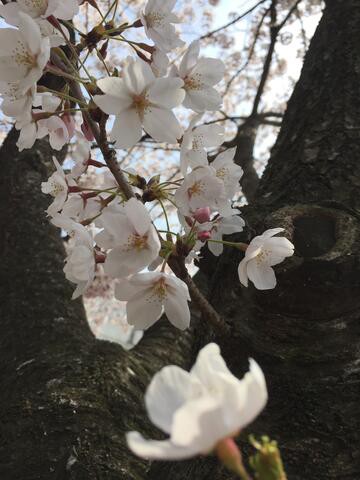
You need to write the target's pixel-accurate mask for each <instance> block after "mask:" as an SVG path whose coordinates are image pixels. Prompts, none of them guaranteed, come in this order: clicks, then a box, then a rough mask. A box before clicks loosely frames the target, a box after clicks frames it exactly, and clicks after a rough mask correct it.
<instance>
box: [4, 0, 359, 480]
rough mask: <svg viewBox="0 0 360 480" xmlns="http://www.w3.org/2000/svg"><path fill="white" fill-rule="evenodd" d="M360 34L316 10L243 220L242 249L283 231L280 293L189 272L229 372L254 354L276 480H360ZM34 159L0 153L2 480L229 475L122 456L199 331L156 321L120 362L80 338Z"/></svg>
mask: <svg viewBox="0 0 360 480" xmlns="http://www.w3.org/2000/svg"><path fill="white" fill-rule="evenodd" d="M359 27H360V3H359V0H347V1H346V2H344V1H343V0H333V1H328V2H327V6H326V9H325V13H324V16H323V18H322V20H321V23H320V25H319V27H318V30H317V32H316V34H315V36H314V39H313V41H312V44H311V47H310V49H309V52H308V54H307V57H306V61H305V65H304V68H303V72H302V75H301V78H300V80H299V82H298V85H297V87H296V88H295V91H294V94H293V96H292V98H291V100H290V102H289V105H288V110H287V113H286V116H285V118H284V121H283V127H282V129H281V132H280V135H279V138H278V141H277V144H276V146H275V148H274V150H273V154H272V158H271V160H270V162H269V165H268V167H267V169H266V172H265V174H264V176H263V178H262V180H261V183H260V186H259V189H258V192H257V199H256V200H255V202H254V203H253V204H252V205H250V206H249V207H247V208H246V209H244V216H245V217H246V220H247V222H248V227H249V228H248V229H247V231H246V233H244V235H242V236H239V239H240V240H248V239H249V238H251V237H253V236H254V235H255V234H257V233H262V232H263V231H264V230H265V229H266V228H270V227H279V226H283V227H285V228H286V233H287V235H288V236H289V238H292V239H293V241H294V243H295V246H296V256H295V257H294V258H292V259H291V260H289V261H287V262H286V263H284V264H282V265H281V266H280V267H279V268H277V278H278V286H277V288H276V289H275V290H273V291H269V292H259V291H256V290H255V289H254V288H252V287H249V288H248V289H245V288H241V286H240V284H239V281H238V278H237V272H236V270H237V264H238V262H239V261H240V259H241V254H240V252H236V251H235V252H234V251H229V252H228V253H225V254H224V255H223V256H222V257H220V258H219V259H215V258H214V257H211V256H210V255H208V256H207V257H206V258H205V260H204V262H203V263H202V269H203V272H204V273H203V275H204V274H205V275H207V276H208V278H209V282H208V289H209V296H210V298H211V300H212V302H213V304H214V306H215V307H217V308H218V310H219V311H220V312H221V313H222V315H223V316H224V317H226V319H227V320H228V321H229V322H231V324H232V326H233V333H232V336H231V337H229V338H226V339H216V340H217V341H218V342H219V343H220V345H221V348H222V351H223V354H224V356H225V358H226V360H227V362H228V364H229V366H230V368H231V369H232V370H233V371H234V372H235V373H236V374H238V375H241V374H242V373H243V371H244V370H245V369H246V368H247V364H246V359H247V357H248V356H253V357H255V358H256V360H257V361H258V362H259V363H260V365H261V366H262V367H263V369H264V371H265V374H266V378H267V381H268V387H269V393H270V401H269V405H268V408H267V409H266V410H265V412H264V413H263V414H262V415H261V417H260V418H259V420H258V421H257V422H256V423H255V424H254V425H253V426H251V431H254V432H256V433H266V434H269V435H270V436H271V437H273V438H276V439H277V440H278V441H279V443H280V446H281V449H282V453H283V456H284V460H285V467H286V470H287V472H288V478H289V480H310V479H311V480H315V479H316V480H325V479H326V480H329V479H334V480H335V479H336V480H345V479H347V480H350V479H351V480H356V479H357V478H360V458H359V444H360V434H359V429H358V423H359V419H360V404H359V398H358V394H359V377H360V373H359V362H360V354H359V351H360V350H359V343H360V342H359V338H360V337H359V330H360V328H359V321H358V318H359V314H360V295H359V294H360V280H359V278H360V275H359V274H360V262H359V253H358V252H359V247H360V226H359V203H360V200H359V196H358V192H359V178H360V175H359V174H360V171H359V170H360V166H359V160H358V159H359V158H360V137H359V128H360V126H359V120H358V119H359V118H360V96H359V85H360V58H359V56H360V53H359V52H360V51H359V45H360V28H359ZM38 145H41V146H42V148H43V145H44V144H38ZM41 152H42V149H41V148H40V147H39V146H38V147H36V148H35V149H34V150H33V151H32V152H30V153H27V154H24V153H23V154H18V153H17V152H16V150H15V147H14V134H11V135H10V137H9V138H8V140H7V141H6V142H5V144H4V146H3V149H2V150H1V152H0V162H1V163H2V166H3V169H2V172H3V173H2V178H1V179H0V182H1V186H0V195H1V200H2V202H1V211H0V232H1V235H2V236H3V238H2V243H3V244H2V249H1V255H2V263H1V264H2V267H1V273H2V277H3V278H2V279H1V280H2V281H1V285H2V287H1V288H2V292H1V308H2V312H1V324H0V325H1V326H0V328H1V329H2V331H1V336H0V338H1V340H0V342H1V350H0V352H1V353H0V358H1V364H2V369H1V374H0V375H1V377H0V385H1V388H2V391H3V392H4V393H3V395H2V398H1V400H0V421H1V425H2V427H1V441H0V474H1V475H0V477H1V478H4V479H6V480H7V479H10V480H12V479H16V480H30V479H31V480H32V479H34V480H35V479H44V480H45V479H48V478H54V479H55V480H63V479H76V480H82V479H84V480H85V479H87V480H89V479H90V480H92V479H101V480H103V479H111V480H112V479H113V480H115V479H116V480H119V479H126V480H128V479H129V480H132V479H134V480H135V479H136V480H140V479H144V480H145V479H147V480H168V479H171V480H180V479H184V478H188V479H191V480H192V479H196V480H205V479H209V478H211V479H212V480H219V479H230V478H232V476H231V475H230V474H229V473H227V472H225V471H224V470H223V469H222V468H221V467H219V466H218V464H217V462H216V461H215V460H214V459H213V458H206V459H194V460H191V461H186V462H181V463H166V462H154V463H153V464H152V465H149V464H148V463H147V462H143V461H140V460H139V459H135V458H134V457H133V456H132V455H131V454H129V452H128V450H127V448H126V445H125V442H124V437H123V435H124V432H125V431H127V430H129V429H140V430H141V431H142V432H143V433H145V434H148V435H151V434H153V433H154V432H153V430H152V428H151V427H150V426H149V424H148V423H147V421H146V418H145V412H144V408H143V405H142V398H143V393H144V391H145V387H146V385H147V383H148V382H149V379H150V378H151V376H152V375H153V373H154V372H155V371H157V370H158V369H159V368H161V366H162V365H164V364H166V363H176V364H179V365H182V366H188V365H189V364H191V363H192V360H193V358H194V356H195V354H196V351H197V350H198V347H199V344H200V343H206V342H207V341H208V340H209V339H210V335H209V334H205V333H204V327H201V328H202V329H201V330H200V327H198V322H197V321H196V318H195V319H194V320H195V321H193V324H194V325H195V328H196V329H198V331H195V332H194V330H192V331H190V332H187V333H185V334H179V332H178V331H177V330H175V329H172V328H168V327H167V325H166V324H164V325H162V324H160V325H159V326H157V327H156V328H154V329H152V331H150V332H148V333H147V335H146V336H145V338H144V340H143V341H142V342H141V343H140V345H139V346H138V348H136V349H134V350H133V351H132V352H130V353H126V352H123V351H122V350H121V348H120V347H117V346H116V345H111V344H108V343H106V342H98V341H95V340H94V339H93V337H92V335H91V334H90V332H89V331H88V328H87V326H86V324H85V320H84V316H83V311H82V308H81V305H80V304H79V303H77V302H70V301H67V300H66V299H68V298H70V296H71V287H70V286H69V285H68V284H67V283H66V281H65V280H64V278H63V274H62V272H61V264H62V258H63V255H62V246H61V241H60V239H59V238H58V236H57V234H56V233H55V232H54V230H53V229H52V228H51V227H50V226H48V224H47V222H46V220H45V219H44V214H43V210H44V209H45V207H46V204H47V200H44V198H42V197H40V196H39V191H38V189H39V185H40V181H41V179H43V178H44V176H45V173H46V169H45V167H44V162H45V161H46V160H48V157H47V156H48V155H49V152H48V151H47V153H46V155H45V153H41ZM19 259H21V264H20V262H19ZM5 280H6V281H5ZM64 299H65V300H64ZM194 333H195V335H194ZM199 333H200V334H199ZM194 338H196V339H199V340H196V341H195V340H194ZM24 362H27V363H24ZM133 372H134V373H135V375H134V373H133Z"/></svg>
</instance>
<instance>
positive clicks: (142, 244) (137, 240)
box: [127, 233, 148, 252]
mask: <svg viewBox="0 0 360 480" xmlns="http://www.w3.org/2000/svg"><path fill="white" fill-rule="evenodd" d="M147 241H148V237H147V235H144V236H141V235H138V234H136V233H135V234H133V235H130V236H129V238H128V241H127V250H133V249H134V250H137V251H138V252H140V251H141V250H144V248H147V246H148V242H147Z"/></svg>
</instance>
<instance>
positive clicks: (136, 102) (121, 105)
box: [94, 58, 185, 148]
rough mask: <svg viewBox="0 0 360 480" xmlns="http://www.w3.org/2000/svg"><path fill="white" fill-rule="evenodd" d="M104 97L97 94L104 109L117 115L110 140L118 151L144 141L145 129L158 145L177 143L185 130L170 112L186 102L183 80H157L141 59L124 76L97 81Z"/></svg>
mask: <svg viewBox="0 0 360 480" xmlns="http://www.w3.org/2000/svg"><path fill="white" fill-rule="evenodd" d="M97 85H98V87H99V88H100V89H101V90H102V91H103V92H104V95H95V96H94V101H95V103H96V105H98V106H99V107H100V108H101V110H103V111H104V112H105V113H107V114H109V115H111V114H114V115H116V118H115V122H114V126H113V129H112V132H111V135H110V139H111V140H112V141H115V142H116V147H117V148H131V147H133V146H134V145H135V144H136V142H138V141H139V140H140V138H141V134H142V127H143V128H144V130H145V131H146V132H147V133H148V134H149V135H150V136H151V137H153V138H154V139H155V140H156V141H157V142H169V143H176V142H177V139H178V138H181V136H182V133H183V132H182V128H181V126H180V124H179V122H178V120H177V119H176V117H175V115H174V114H173V112H172V111H171V109H172V108H174V107H176V106H177V105H179V104H180V103H181V102H182V101H183V99H184V95H185V93H184V90H183V89H182V88H181V87H182V86H183V81H182V80H181V79H175V78H156V77H155V75H154V74H153V72H152V70H151V67H150V66H149V65H148V64H147V63H146V62H144V61H143V60H141V59H137V60H134V59H132V58H129V59H128V63H127V65H126V66H125V68H124V77H123V78H117V77H107V78H103V79H101V80H98V82H97Z"/></svg>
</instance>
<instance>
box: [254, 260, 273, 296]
mask: <svg viewBox="0 0 360 480" xmlns="http://www.w3.org/2000/svg"><path fill="white" fill-rule="evenodd" d="M247 274H248V277H249V279H250V280H251V281H252V282H253V284H254V285H255V287H256V288H257V289H258V290H270V289H272V288H275V287H276V277H275V272H274V270H273V269H272V268H271V267H270V266H269V265H267V264H265V263H260V264H259V265H258V263H257V262H256V260H251V261H250V262H248V263H247Z"/></svg>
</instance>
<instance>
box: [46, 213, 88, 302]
mask: <svg viewBox="0 0 360 480" xmlns="http://www.w3.org/2000/svg"><path fill="white" fill-rule="evenodd" d="M51 222H52V223H53V224H54V225H55V226H57V227H60V228H62V229H63V230H65V231H66V232H67V233H68V234H69V235H70V236H72V237H73V241H74V245H73V246H72V248H71V251H70V253H69V255H68V256H67V258H66V260H65V262H66V264H65V267H64V273H65V276H66V278H67V279H68V280H69V281H70V282H72V283H76V284H77V287H76V289H75V291H74V293H73V295H72V299H75V298H78V297H79V296H80V295H82V294H83V293H84V292H85V291H86V290H87V289H88V288H89V286H90V285H91V283H92V282H93V280H94V277H95V266H96V262H95V255H94V241H93V238H92V235H91V233H90V232H89V230H87V229H86V228H85V227H84V226H83V225H81V224H80V223H76V222H74V221H73V220H71V219H69V218H67V217H65V216H64V215H59V214H56V215H54V217H53V218H52V220H51Z"/></svg>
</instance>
